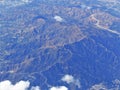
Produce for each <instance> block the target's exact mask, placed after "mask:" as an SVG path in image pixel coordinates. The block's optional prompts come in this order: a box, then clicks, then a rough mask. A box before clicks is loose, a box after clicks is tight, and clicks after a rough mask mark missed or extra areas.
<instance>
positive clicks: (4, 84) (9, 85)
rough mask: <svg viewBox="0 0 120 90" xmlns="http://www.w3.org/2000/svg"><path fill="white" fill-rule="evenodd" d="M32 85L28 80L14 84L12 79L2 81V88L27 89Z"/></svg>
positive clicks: (6, 89)
mask: <svg viewBox="0 0 120 90" xmlns="http://www.w3.org/2000/svg"><path fill="white" fill-rule="evenodd" d="M29 85H30V82H28V81H20V82H18V83H16V84H15V85H13V84H12V83H11V82H10V81H8V80H6V81H3V82H0V90H26V89H27V88H28V87H29Z"/></svg>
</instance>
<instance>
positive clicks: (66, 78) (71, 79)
mask: <svg viewBox="0 0 120 90" xmlns="http://www.w3.org/2000/svg"><path fill="white" fill-rule="evenodd" d="M62 81H64V82H66V83H68V84H69V83H73V82H74V77H73V76H72V75H68V74H67V75H65V76H63V77H62Z"/></svg>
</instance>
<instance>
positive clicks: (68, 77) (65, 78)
mask: <svg viewBox="0 0 120 90" xmlns="http://www.w3.org/2000/svg"><path fill="white" fill-rule="evenodd" d="M61 80H62V81H63V82H66V83H67V84H70V83H72V84H74V85H76V86H78V88H80V87H81V85H80V82H79V80H78V79H75V78H74V77H73V76H72V75H68V74H66V75H65V76H63V77H62V79H61Z"/></svg>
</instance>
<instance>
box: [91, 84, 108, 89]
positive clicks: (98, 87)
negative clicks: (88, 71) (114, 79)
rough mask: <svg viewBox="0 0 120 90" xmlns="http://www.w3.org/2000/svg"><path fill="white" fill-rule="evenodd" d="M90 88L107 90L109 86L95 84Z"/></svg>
mask: <svg viewBox="0 0 120 90" xmlns="http://www.w3.org/2000/svg"><path fill="white" fill-rule="evenodd" d="M89 90H107V88H106V87H105V86H104V85H103V84H102V83H100V84H95V85H93V86H92V87H91V88H90V89H89Z"/></svg>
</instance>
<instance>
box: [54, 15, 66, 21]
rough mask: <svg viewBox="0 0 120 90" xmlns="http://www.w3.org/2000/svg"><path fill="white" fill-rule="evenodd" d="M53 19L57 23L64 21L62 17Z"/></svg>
mask: <svg viewBox="0 0 120 90" xmlns="http://www.w3.org/2000/svg"><path fill="white" fill-rule="evenodd" d="M54 19H55V20H56V21H58V22H62V21H64V20H63V18H62V17H60V16H57V15H56V16H54Z"/></svg>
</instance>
